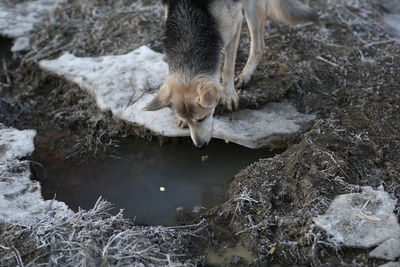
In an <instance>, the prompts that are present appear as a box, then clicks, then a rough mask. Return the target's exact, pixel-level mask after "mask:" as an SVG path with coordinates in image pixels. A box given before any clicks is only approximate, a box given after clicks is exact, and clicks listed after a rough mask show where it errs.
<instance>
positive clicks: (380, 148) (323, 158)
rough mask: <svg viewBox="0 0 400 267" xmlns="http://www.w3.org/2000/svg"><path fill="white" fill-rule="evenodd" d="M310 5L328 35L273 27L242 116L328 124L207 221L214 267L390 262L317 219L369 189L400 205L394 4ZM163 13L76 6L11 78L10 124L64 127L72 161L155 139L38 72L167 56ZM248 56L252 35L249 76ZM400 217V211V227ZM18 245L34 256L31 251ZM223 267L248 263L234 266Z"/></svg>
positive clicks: (147, 6) (246, 175) (249, 180)
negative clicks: (119, 144)
mask: <svg viewBox="0 0 400 267" xmlns="http://www.w3.org/2000/svg"><path fill="white" fill-rule="evenodd" d="M309 2H310V3H311V5H312V6H313V7H314V8H315V9H317V10H318V11H319V14H320V19H319V22H318V23H317V24H311V25H302V26H295V27H287V26H282V25H278V24H276V23H273V22H271V23H269V24H268V25H267V27H266V35H265V39H266V45H267V47H266V53H267V54H266V55H265V56H264V57H263V59H262V62H261V65H260V67H259V68H258V70H257V72H256V73H255V76H254V78H253V80H252V81H251V82H250V84H249V85H248V86H247V87H246V88H244V89H242V90H241V93H240V101H241V107H250V108H259V107H261V106H262V105H263V104H265V103H267V102H270V101H279V100H282V99H289V100H290V101H291V102H292V103H294V104H295V105H296V107H297V108H298V109H300V110H301V111H303V112H306V113H311V112H312V113H316V114H318V115H319V119H318V120H316V121H315V123H314V125H313V126H312V127H311V129H309V130H307V131H306V132H304V133H301V134H299V135H297V136H295V137H293V138H292V139H291V140H289V141H288V144H287V145H288V146H290V148H289V149H288V150H287V151H285V152H284V153H282V154H280V155H277V156H276V157H274V158H271V159H260V160H259V161H257V162H256V163H254V164H252V165H250V166H249V167H247V168H246V169H244V170H242V171H241V172H239V173H238V174H237V175H236V177H235V179H234V180H233V181H232V183H231V184H230V185H229V189H228V190H227V192H226V194H225V200H224V202H223V203H222V204H221V205H219V206H217V207H215V208H214V209H212V210H208V211H206V213H202V216H203V217H205V218H206V221H207V224H208V226H209V231H210V232H211V233H212V234H211V235H210V236H207V238H206V239H207V242H206V245H202V246H200V247H198V246H196V247H195V248H193V247H191V246H189V245H187V244H186V243H185V242H183V243H184V245H183V246H185V248H188V247H190V249H192V250H193V251H196V255H201V256H199V257H196V258H195V259H196V263H204V259H205V255H206V252H207V250H212V251H214V252H215V253H217V254H218V252H220V253H219V254H222V255H223V254H224V248H227V247H228V248H237V247H244V248H245V249H246V250H248V251H251V252H252V255H254V256H255V258H254V259H251V260H252V263H253V264H271V265H273V264H280V265H282V266H290V265H304V266H310V265H314V266H338V265H340V266H354V265H359V266H376V265H378V264H383V263H385V262H386V261H383V260H376V259H370V258H368V253H369V252H370V250H367V249H365V250H363V249H353V248H346V247H343V246H341V244H338V243H335V242H334V240H332V238H331V237H329V236H327V235H326V233H324V232H323V231H321V230H320V229H318V228H317V227H316V226H315V225H314V223H313V221H312V218H313V217H315V216H317V215H319V214H323V213H324V212H325V211H326V210H327V208H328V206H329V204H330V203H331V202H332V200H333V198H334V197H335V196H336V195H338V194H343V193H350V192H359V190H360V186H371V187H373V188H375V189H376V188H378V187H379V186H381V185H383V187H384V188H385V190H386V191H387V192H389V193H390V194H391V195H392V196H394V197H396V198H397V199H399V198H400V187H399V185H400V178H399V177H400V167H399V164H398V162H399V161H400V153H399V150H400V91H399V87H400V75H399V73H400V56H399V55H400V46H399V45H398V44H396V42H395V41H394V40H393V39H394V36H391V35H390V34H389V33H387V28H386V26H385V25H384V16H385V15H386V13H385V12H386V11H387V10H388V8H387V7H386V8H385V4H382V3H383V2H380V1H372V0H368V1H358V0H352V1H350V0H338V1H325V0H315V1H309ZM389 2H390V3H392V1H389ZM396 2H398V1H396ZM399 5H400V3H399ZM154 6H157V7H156V8H155V7H154ZM161 14H162V12H161V8H160V6H159V3H158V1H156V0H148V1H145V0H142V1H134V0H130V1H113V2H112V3H110V2H109V1H100V0H91V1H89V2H88V4H87V5H82V3H81V1H77V0H69V1H67V4H66V5H65V6H63V8H62V9H60V10H58V11H57V12H56V14H55V17H54V18H48V20H47V21H45V22H43V24H42V25H40V27H38V28H37V29H36V30H35V31H34V32H32V34H31V35H30V37H31V39H32V51H30V52H29V53H27V54H18V55H14V59H13V62H15V60H18V61H19V62H20V63H21V64H20V65H18V67H14V68H9V69H14V70H15V71H14V72H13V78H12V81H11V86H10V87H8V89H7V90H8V92H9V95H10V96H8V97H7V98H6V99H4V100H2V102H0V108H2V109H3V107H5V108H4V109H6V110H10V114H13V115H14V116H12V117H11V118H10V116H6V117H5V118H3V119H4V121H3V122H4V123H6V124H8V125H10V126H14V127H18V128H21V129H22V128H34V129H37V130H39V131H40V130H41V129H48V126H49V125H51V126H52V127H55V128H56V129H57V130H58V131H61V132H63V133H66V134H67V135H68V136H71V140H70V141H69V142H70V143H69V146H68V147H69V156H68V158H71V159H72V158H75V159H80V158H90V157H91V156H93V155H94V154H95V152H96V151H98V150H102V149H104V148H106V147H107V146H110V144H112V142H111V143H110V140H113V138H115V137H125V136H128V135H132V136H140V137H146V138H151V135H150V134H149V133H148V132H147V131H143V130H142V129H140V128H138V127H135V126H132V125H126V124H124V123H121V122H117V121H115V120H114V119H113V118H112V117H111V116H110V115H109V114H102V113H100V112H99V111H98V109H97V108H96V107H95V105H94V103H93V101H92V100H91V99H90V97H89V96H88V95H86V94H85V93H83V92H82V91H80V90H79V89H78V88H76V86H74V85H71V84H66V83H65V82H64V81H62V80H60V79H57V78H55V77H51V76H49V75H48V74H46V73H44V72H42V71H40V70H39V69H38V67H37V63H36V62H37V61H38V60H39V59H43V58H55V57H57V56H59V55H60V54H61V53H62V52H63V51H69V52H70V53H73V54H75V55H77V56H96V55H107V54H122V53H127V52H129V51H131V50H133V49H134V48H137V47H139V46H140V45H143V44H148V45H150V46H151V47H152V48H153V49H155V50H157V51H162V46H161V32H162V28H161V25H162V19H161ZM52 21H57V23H56V24H54V23H52ZM248 47H249V41H248V32H247V30H244V34H243V36H242V42H241V45H240V49H239V58H238V64H237V65H238V71H239V70H240V68H241V67H242V66H243V65H244V63H245V60H246V57H247V54H248ZM13 64H14V63H13ZM3 103H4V104H3ZM43 122H45V123H43ZM166 141H167V142H172V143H174V144H176V145H181V142H183V143H186V142H188V140H187V139H176V140H175V139H174V140H166ZM89 156H90V157H89ZM399 212H400V207H399V206H397V211H396V215H397V216H399ZM192 220H193V222H198V221H199V220H200V219H199V218H198V217H196V216H194V217H192ZM8 240H9V239H8ZM179 240H180V239H179ZM10 244H13V243H12V242H11V243H10ZM150 244H151V242H150ZM180 244H182V243H180ZM14 245H15V247H16V248H18V249H21V250H24V244H23V243H14ZM190 249H189V250H190ZM183 251H185V252H187V251H188V250H187V249H186V250H183ZM246 255H247V254H246ZM188 258H190V256H188V257H186V258H185V257H183V258H179V261H180V262H185V259H188ZM234 258H235V257H234ZM219 264H220V265H223V264H226V265H227V266H230V265H232V264H236V265H238V266H240V265H241V264H243V262H242V261H241V260H240V257H239V259H238V258H236V259H232V257H231V258H229V257H228V258H224V259H223V263H221V262H219Z"/></svg>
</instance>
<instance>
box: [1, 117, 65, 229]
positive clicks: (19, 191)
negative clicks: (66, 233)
mask: <svg viewBox="0 0 400 267" xmlns="http://www.w3.org/2000/svg"><path fill="white" fill-rule="evenodd" d="M35 135H36V131H34V130H24V131H19V130H16V129H12V128H5V127H4V126H2V125H1V124H0V223H15V224H23V225H34V224H36V223H37V222H39V221H41V220H45V221H47V222H48V223H50V222H51V221H53V220H54V219H56V218H58V217H60V216H65V215H68V214H72V211H71V210H70V209H69V208H68V207H67V206H66V205H65V204H64V203H63V202H59V201H56V200H54V201H53V200H47V201H44V200H43V197H42V195H41V191H40V184H39V182H37V181H32V180H31V171H30V167H29V162H28V161H20V160H18V159H19V158H21V157H26V156H28V155H29V154H31V153H32V152H33V150H34V146H33V138H34V137H35Z"/></svg>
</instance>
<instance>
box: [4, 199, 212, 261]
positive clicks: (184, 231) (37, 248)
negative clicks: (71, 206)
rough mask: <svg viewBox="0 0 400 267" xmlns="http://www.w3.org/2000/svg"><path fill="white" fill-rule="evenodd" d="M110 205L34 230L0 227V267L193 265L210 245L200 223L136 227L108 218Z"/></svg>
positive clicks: (45, 223)
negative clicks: (0, 235)
mask: <svg viewBox="0 0 400 267" xmlns="http://www.w3.org/2000/svg"><path fill="white" fill-rule="evenodd" d="M111 208H112V206H111V204H110V203H108V202H106V201H103V200H100V199H99V201H98V202H97V203H96V204H95V206H94V208H93V209H91V210H89V211H85V210H81V211H79V212H77V213H75V214H74V215H72V216H66V217H64V218H60V219H57V220H52V221H50V220H45V221H41V222H39V223H37V224H35V225H33V226H24V225H0V229H1V230H2V233H3V234H2V238H1V245H0V266H12V265H15V264H16V265H18V266H40V265H44V266H60V265H62V266H71V267H72V266H74V267H75V266H128V265H129V266H196V264H197V263H199V262H202V261H203V257H204V256H202V255H201V254H196V249H197V248H198V247H200V246H205V242H207V240H208V232H207V227H206V224H205V222H204V221H201V222H199V223H198V224H196V225H187V226H181V227H180V226H177V227H162V226H157V227H140V226H135V225H134V224H133V223H132V222H131V221H128V220H126V219H124V218H123V215H122V212H119V213H118V214H116V215H111V214H110V210H111Z"/></svg>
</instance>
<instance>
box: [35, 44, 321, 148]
mask: <svg viewBox="0 0 400 267" xmlns="http://www.w3.org/2000/svg"><path fill="white" fill-rule="evenodd" d="M39 64H40V66H41V67H42V68H43V69H45V70H47V71H50V72H53V73H55V74H57V75H59V76H61V77H63V78H65V79H67V80H70V81H73V82H75V83H77V84H78V85H79V86H80V87H81V88H82V89H84V90H86V91H88V92H89V93H91V95H93V96H94V98H95V100H96V103H97V105H98V106H99V108H100V109H101V110H103V111H108V110H111V111H112V113H113V115H114V116H115V117H116V118H119V119H122V120H124V121H127V122H131V123H136V124H138V125H140V126H143V127H145V128H147V129H149V130H151V131H152V132H153V133H155V134H157V135H162V136H167V137H178V136H189V131H188V130H183V129H181V128H179V127H177V119H176V118H175V116H174V114H173V112H172V111H171V109H169V108H165V109H162V110H159V111H154V112H150V111H144V110H143V108H144V107H145V106H146V105H147V104H148V103H149V102H150V101H151V100H152V99H153V97H154V96H155V94H156V92H157V90H158V88H159V86H160V85H161V84H162V82H163V81H164V79H165V78H166V76H167V75H168V65H167V63H166V62H165V61H164V55H163V54H160V53H156V52H154V51H153V50H151V49H150V48H148V47H146V46H142V47H140V48H138V49H136V50H134V51H132V52H130V53H128V54H126V55H120V56H103V57H97V58H87V57H85V58H78V57H75V56H73V55H71V54H64V55H63V56H61V57H60V58H58V59H55V60H42V61H41V62H40V63H39ZM314 118H315V116H314V115H306V114H301V113H299V112H298V111H297V110H296V109H295V108H294V107H293V106H292V105H291V104H290V103H288V102H283V103H272V104H269V105H267V106H265V107H264V108H262V109H260V110H241V111H238V112H234V113H232V114H230V115H226V116H216V117H215V121H214V134H213V137H215V138H220V139H225V140H228V141H231V142H234V143H237V144H240V145H243V146H246V147H249V148H259V147H262V146H267V145H269V144H270V143H271V142H272V141H273V140H275V139H277V136H278V135H288V134H293V133H295V132H297V131H298V130H299V129H300V127H301V125H303V124H304V123H306V122H309V121H311V120H313V119H314Z"/></svg>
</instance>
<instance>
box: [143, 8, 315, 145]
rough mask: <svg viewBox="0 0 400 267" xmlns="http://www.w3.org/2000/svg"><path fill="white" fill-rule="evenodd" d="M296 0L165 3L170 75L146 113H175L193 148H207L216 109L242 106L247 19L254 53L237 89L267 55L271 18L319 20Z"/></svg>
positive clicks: (166, 41) (292, 22)
mask: <svg viewBox="0 0 400 267" xmlns="http://www.w3.org/2000/svg"><path fill="white" fill-rule="evenodd" d="M297 1H298V0H162V4H163V6H164V13H165V40H164V46H165V51H166V56H167V62H168V64H169V70H170V74H169V76H168V77H167V78H166V80H165V82H164V83H163V85H162V86H161V88H160V90H159V92H158V94H157V95H156V96H155V97H154V99H153V100H152V101H151V102H150V103H149V104H148V105H147V106H146V107H145V110H147V111H155V110H159V109H162V108H164V107H170V108H172V110H173V111H174V113H175V115H176V117H177V119H178V120H179V123H178V126H179V127H181V128H187V127H189V129H190V136H191V138H192V141H193V143H194V145H195V146H197V147H203V146H205V145H207V144H208V143H209V141H210V140H211V136H212V129H213V114H214V111H215V108H216V106H217V105H218V104H219V103H220V104H222V105H224V106H225V107H226V109H228V110H229V111H232V110H236V109H238V106H239V97H238V94H237V92H236V90H235V77H234V76H235V62H236V54H237V49H238V46H239V39H240V34H241V30H242V22H243V18H244V17H245V18H246V21H247V25H248V27H249V30H250V35H251V48H250V55H249V58H248V61H247V63H246V66H245V67H244V69H243V71H242V72H241V74H240V75H239V77H238V78H237V79H236V86H237V87H242V86H244V85H245V84H246V83H247V82H248V81H249V80H250V78H251V76H252V74H253V73H254V71H255V69H256V67H257V65H258V63H259V61H260V59H261V57H262V56H263V53H264V47H265V44H264V26H265V23H266V20H267V19H269V18H271V19H275V20H277V21H279V22H283V23H286V24H295V23H304V22H307V21H312V20H315V18H316V13H315V12H314V11H313V10H312V9H311V8H309V7H307V6H305V5H303V4H301V3H299V2H297ZM243 10H244V14H245V16H243Z"/></svg>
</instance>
